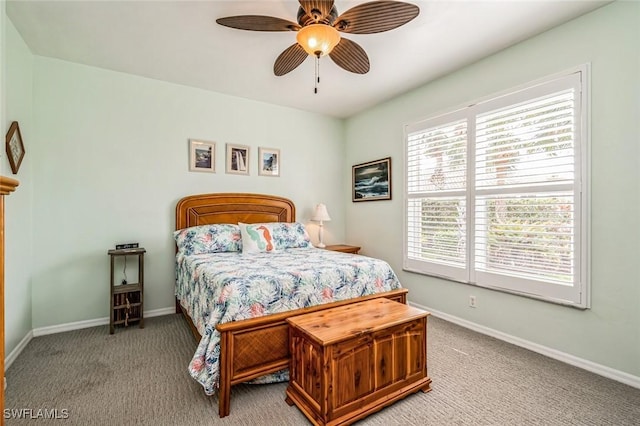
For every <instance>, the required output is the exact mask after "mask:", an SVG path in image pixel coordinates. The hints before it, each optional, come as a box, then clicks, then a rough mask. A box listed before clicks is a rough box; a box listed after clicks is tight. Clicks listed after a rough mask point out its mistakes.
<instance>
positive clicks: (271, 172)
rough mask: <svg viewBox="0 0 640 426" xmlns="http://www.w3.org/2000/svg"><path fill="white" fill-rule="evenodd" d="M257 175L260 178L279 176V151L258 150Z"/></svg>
mask: <svg viewBox="0 0 640 426" xmlns="http://www.w3.org/2000/svg"><path fill="white" fill-rule="evenodd" d="M258 161H259V164H258V174H259V175H261V176H280V150H279V149H273V148H262V147H261V148H258Z"/></svg>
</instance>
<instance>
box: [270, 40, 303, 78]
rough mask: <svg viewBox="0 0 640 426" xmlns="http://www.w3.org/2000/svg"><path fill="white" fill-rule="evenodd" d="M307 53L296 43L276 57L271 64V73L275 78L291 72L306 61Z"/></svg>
mask: <svg viewBox="0 0 640 426" xmlns="http://www.w3.org/2000/svg"><path fill="white" fill-rule="evenodd" d="M307 56H309V55H308V54H307V52H305V51H304V49H303V48H302V46H300V45H299V44H298V43H296V44H294V45H291V46H289V47H288V48H287V49H285V51H284V52H282V53H281V54H280V56H278V59H276V62H275V63H274V64H273V73H274V74H275V75H277V76H281V75H285V74H286V73H288V72H291V71H293V70H294V69H296V68H297V67H298V65H300V64H301V63H303V62H304V60H305V59H307Z"/></svg>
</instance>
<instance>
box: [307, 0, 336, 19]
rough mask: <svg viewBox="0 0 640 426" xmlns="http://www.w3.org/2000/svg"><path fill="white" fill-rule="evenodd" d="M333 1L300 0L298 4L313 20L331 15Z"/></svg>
mask: <svg viewBox="0 0 640 426" xmlns="http://www.w3.org/2000/svg"><path fill="white" fill-rule="evenodd" d="M333 3H334V0H300V6H301V7H302V9H303V10H304V11H305V12H306V14H307V16H309V17H310V18H312V19H313V20H314V21H322V20H323V19H325V18H327V17H328V16H329V15H331V9H332V8H333ZM314 11H317V12H314ZM334 17H335V16H334Z"/></svg>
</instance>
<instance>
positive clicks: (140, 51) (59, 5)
mask: <svg viewBox="0 0 640 426" xmlns="http://www.w3.org/2000/svg"><path fill="white" fill-rule="evenodd" d="M410 1H411V2H412V3H414V4H417V5H418V6H419V7H420V14H419V15H418V17H417V18H416V19H414V20H413V21H411V22H409V23H408V24H406V25H404V26H402V27H400V28H397V29H395V30H392V31H388V32H384V33H379V34H366V35H346V36H345V37H346V38H349V39H351V40H353V41H355V42H357V43H358V44H360V45H361V46H362V47H363V48H364V49H365V50H366V52H367V53H368V55H369V59H370V62H371V70H370V71H369V73H368V74H365V75H357V74H352V73H349V72H347V71H344V70H343V69H341V68H339V67H338V66H337V65H335V64H334V63H333V62H332V61H331V60H330V59H329V58H327V57H325V58H322V59H321V61H320V76H321V83H320V86H319V93H318V94H314V93H313V87H314V61H313V59H312V58H307V60H305V62H304V63H303V64H302V65H301V66H300V67H298V68H297V69H295V70H294V71H292V72H291V73H289V74H286V75H285V76H282V77H276V76H274V74H273V63H274V61H275V59H276V58H277V57H278V55H279V54H280V52H282V51H283V50H284V49H285V48H287V47H289V46H290V45H291V44H293V43H295V33H293V32H254V31H242V30H235V29H231V28H227V27H222V26H220V25H218V24H216V23H215V20H216V19H217V18H220V17H224V16H232V15H245V14H253V15H269V16H275V17H279V18H284V19H287V20H290V21H294V22H295V21H296V14H297V10H298V5H299V4H298V2H297V1H292V0H268V1H267V0H262V1H186V0H178V1H165V0H161V1H158V0H156V1H151V0H143V1H113V0H112V1H93V0H85V1H62V0H45V1H33V0H20V1H11V0H9V1H7V2H6V5H7V6H6V9H7V15H8V16H9V18H10V20H11V22H13V24H14V25H15V27H16V28H17V29H18V31H19V33H20V34H21V35H22V37H23V38H24V40H25V42H26V43H27V45H28V46H29V47H30V48H31V50H32V52H33V53H34V54H36V55H41V56H48V57H53V58H59V59H63V60H67V61H72V62H77V63H80V64H86V65H92V66H96V67H101V68H106V69H111V70H115V71H121V72H126V73H130V74H136V75H140V76H144V77H149V78H154V79H158V80H163V81H168V82H173V83H178V84H183V85H187V86H193V87H199V88H202V89H206V90H212V91H215V92H220V93H226V94H229V95H234V96H240V97H243V98H249V99H254V100H258V101H264V102H268V103H272V104H277V105H283V106H289V107H294V108H299V109H302V110H307V111H314V112H318V113H322V114H326V115H330V116H334V117H348V116H350V115H353V114H355V113H357V112H359V111H362V110H364V109H366V108H368V107H370V106H372V105H375V104H376V103H378V102H380V101H383V100H385V99H389V98H391V97H393V96H395V95H398V94H400V93H403V92H406V91H408V90H410V89H412V88H415V87H417V86H420V85H422V84H424V83H426V82H428V81H430V80H433V79H435V78H437V77H439V76H442V75H444V74H447V73H449V72H451V71H453V70H455V69H457V68H460V67H462V66H465V65H467V64H470V63H472V62H474V61H476V60H478V59H480V58H483V57H485V56H487V55H490V54H492V53H494V52H497V51H499V50H501V49H504V48H506V47H508V46H510V45H513V44H515V43H517V42H519V41H522V40H524V39H526V38H529V37H531V36H533V35H536V34H539V33H541V32H543V31H546V30H548V29H550V28H552V27H554V26H557V25H559V24H562V23H564V22H566V21H569V20H571V19H573V18H575V17H577V16H580V15H582V14H584V13H587V12H589V11H591V10H594V9H596V8H598V7H600V6H602V5H604V4H606V3H609V1H593V0H574V1H568V0H530V1H526V0H510V1H509V0H503V1H480V0H467V1H457V0H440V1H415V0H410ZM365 2H366V1H363V0H360V1H353V0H336V7H337V8H338V12H339V13H342V12H345V11H346V10H347V9H350V8H351V7H353V6H355V5H357V4H360V3H365Z"/></svg>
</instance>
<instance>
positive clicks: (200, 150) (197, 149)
mask: <svg viewBox="0 0 640 426" xmlns="http://www.w3.org/2000/svg"><path fill="white" fill-rule="evenodd" d="M189 170H190V171H192V172H210V173H215V172H216V143H215V142H204V141H199V140H194V139H191V140H190V141H189Z"/></svg>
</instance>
